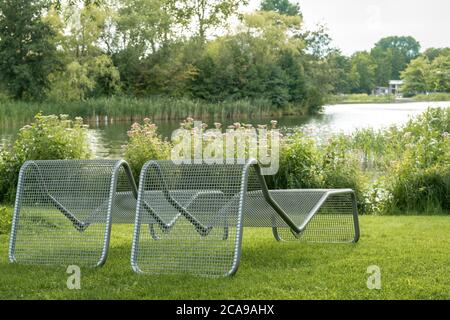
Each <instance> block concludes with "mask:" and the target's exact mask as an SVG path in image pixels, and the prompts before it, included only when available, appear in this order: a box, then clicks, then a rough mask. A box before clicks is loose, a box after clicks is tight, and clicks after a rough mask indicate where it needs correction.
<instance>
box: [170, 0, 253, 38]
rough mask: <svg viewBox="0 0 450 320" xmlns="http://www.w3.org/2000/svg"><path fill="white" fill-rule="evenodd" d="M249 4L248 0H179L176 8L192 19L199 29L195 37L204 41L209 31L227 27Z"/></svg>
mask: <svg viewBox="0 0 450 320" xmlns="http://www.w3.org/2000/svg"><path fill="white" fill-rule="evenodd" d="M247 3H248V0H178V1H177V4H176V7H177V8H178V11H179V12H182V13H183V14H184V15H187V16H189V17H191V19H192V21H193V23H194V24H195V26H196V28H197V31H196V32H195V35H197V36H198V37H199V38H200V39H202V40H204V39H206V36H207V32H208V31H209V30H213V29H215V28H217V27H219V26H223V25H226V22H227V20H228V18H229V17H231V16H233V15H236V14H237V10H238V9H239V8H240V7H241V6H244V5H246V4H247ZM180 16H181V14H180Z"/></svg>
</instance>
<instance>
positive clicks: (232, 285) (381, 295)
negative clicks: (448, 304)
mask: <svg viewBox="0 0 450 320" xmlns="http://www.w3.org/2000/svg"><path fill="white" fill-rule="evenodd" d="M361 232H362V236H361V240H360V242H359V243H358V244H343V245H336V244H320V245H319V244H297V243H278V242H276V241H274V239H273V237H272V236H271V232H270V230H266V229H247V230H245V232H244V243H243V255H242V260H241V266H240V268H239V270H238V272H237V274H236V276H235V277H233V278H228V279H203V278H198V277H191V276H152V275H137V274H134V273H133V272H132V271H131V268H130V264H129V256H130V243H131V236H132V226H123V225H118V226H114V228H113V237H112V242H111V251H110V255H109V259H108V261H107V263H106V265H105V266H104V267H103V268H100V269H82V275H81V287H82V288H81V290H69V289H67V287H66V281H67V277H68V274H66V268H65V267H43V266H23V265H15V264H9V263H8V262H7V241H8V236H7V235H0V299H17V298H19V299H449V298H450V269H449V265H450V264H449V262H450V254H449V252H450V238H449V234H450V217H448V216H427V217H418V216H396V217H392V216H362V217H361ZM370 265H377V266H379V267H380V268H381V273H382V275H381V281H382V288H381V290H369V289H368V288H367V286H366V282H367V278H368V276H369V274H367V273H366V271H367V267H368V266H370Z"/></svg>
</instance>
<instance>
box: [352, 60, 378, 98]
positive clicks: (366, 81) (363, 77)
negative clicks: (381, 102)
mask: <svg viewBox="0 0 450 320" xmlns="http://www.w3.org/2000/svg"><path fill="white" fill-rule="evenodd" d="M351 64H352V67H351V70H350V81H351V83H352V89H351V91H352V93H367V94H370V93H371V92H372V89H373V88H374V87H375V69H376V64H375V61H374V60H373V58H372V57H371V56H370V55H369V54H368V53H367V52H357V53H355V54H354V55H353V56H352V58H351Z"/></svg>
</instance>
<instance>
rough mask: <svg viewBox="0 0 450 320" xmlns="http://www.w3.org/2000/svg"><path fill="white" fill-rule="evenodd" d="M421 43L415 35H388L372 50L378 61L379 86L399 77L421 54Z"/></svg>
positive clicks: (372, 54)
mask: <svg viewBox="0 0 450 320" xmlns="http://www.w3.org/2000/svg"><path fill="white" fill-rule="evenodd" d="M419 51H420V44H419V42H417V40H416V39H414V38H413V37H405V36H403V37H398V36H393V37H386V38H383V39H381V40H380V41H378V42H377V43H376V44H375V46H374V48H373V49H372V51H371V53H370V54H371V56H372V57H373V58H374V60H375V62H376V75H377V82H376V84H377V85H378V86H387V85H388V82H389V80H394V79H399V77H400V72H401V71H403V70H404V69H405V67H406V66H407V65H408V63H409V62H410V61H411V60H412V59H414V58H416V57H417V56H418V55H419Z"/></svg>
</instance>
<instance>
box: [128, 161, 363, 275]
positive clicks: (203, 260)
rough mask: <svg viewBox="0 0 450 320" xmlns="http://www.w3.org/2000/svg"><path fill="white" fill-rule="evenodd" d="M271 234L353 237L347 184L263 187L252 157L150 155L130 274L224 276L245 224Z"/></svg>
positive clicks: (234, 261)
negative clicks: (190, 159)
mask: <svg viewBox="0 0 450 320" xmlns="http://www.w3.org/2000/svg"><path fill="white" fill-rule="evenodd" d="M244 226H248V227H266V228H267V227H269V228H272V230H273V234H274V236H275V238H276V239H277V240H286V241H307V242H332V243H345V242H357V241H358V238H359V226H358V213H357V207H356V201H355V196H354V193H353V191H352V190H350V189H342V190H274V191H269V190H268V189H267V185H266V183H265V179H264V177H263V176H262V174H261V168H260V167H259V165H258V163H257V162H256V160H248V161H247V162H246V163H243V164H231V165H230V164H205V163H201V164H181V165H176V164H174V163H173V162H171V161H149V162H147V163H146V164H145V165H144V167H143V169H142V171H141V176H140V182H139V191H138V201H137V209H136V221H135V230H134V236H133V246H132V257H131V264H132V267H133V269H134V270H135V271H136V272H142V273H152V274H176V273H189V274H195V275H202V276H210V277H220V276H229V275H232V274H234V273H235V272H236V271H237V268H238V265H239V260H240V254H241V243H242V235H243V231H242V230H243V227H244Z"/></svg>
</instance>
